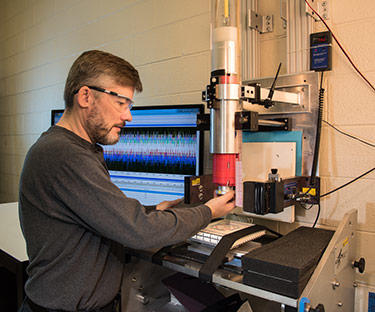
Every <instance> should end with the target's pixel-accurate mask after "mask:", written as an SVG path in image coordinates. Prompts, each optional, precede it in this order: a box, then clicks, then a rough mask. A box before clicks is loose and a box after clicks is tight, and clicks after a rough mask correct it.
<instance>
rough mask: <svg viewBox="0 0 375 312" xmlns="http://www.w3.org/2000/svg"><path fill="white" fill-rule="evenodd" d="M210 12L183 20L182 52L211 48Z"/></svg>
mask: <svg viewBox="0 0 375 312" xmlns="http://www.w3.org/2000/svg"><path fill="white" fill-rule="evenodd" d="M209 23H210V14H209V13H203V14H201V15H198V16H193V17H191V18H189V19H186V20H183V21H181V23H180V25H181V34H180V36H181V39H182V40H181V47H182V54H183V55H187V54H192V53H197V52H202V51H209V50H210V40H211V39H210V24H209Z"/></svg>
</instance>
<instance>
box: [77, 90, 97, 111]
mask: <svg viewBox="0 0 375 312" xmlns="http://www.w3.org/2000/svg"><path fill="white" fill-rule="evenodd" d="M93 101H94V98H93V94H92V92H90V89H89V88H88V87H86V86H83V87H81V89H79V91H78V93H77V103H78V106H79V107H81V108H87V107H89V106H90V105H91V104H92V102H93Z"/></svg>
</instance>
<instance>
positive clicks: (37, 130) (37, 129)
mask: <svg viewBox="0 0 375 312" xmlns="http://www.w3.org/2000/svg"><path fill="white" fill-rule="evenodd" d="M24 123H25V126H24V134H39V135H40V134H41V133H42V132H44V131H46V130H47V129H48V128H49V127H50V125H51V112H50V111H44V112H39V113H30V114H25V117H24Z"/></svg>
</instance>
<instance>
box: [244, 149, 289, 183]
mask: <svg viewBox="0 0 375 312" xmlns="http://www.w3.org/2000/svg"><path fill="white" fill-rule="evenodd" d="M271 168H277V169H278V173H279V174H280V177H281V178H288V177H293V176H295V172H296V143H295V142H249V143H243V144H242V172H243V181H265V180H267V179H268V173H269V172H270V171H271Z"/></svg>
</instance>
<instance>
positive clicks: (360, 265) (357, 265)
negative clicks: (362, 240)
mask: <svg viewBox="0 0 375 312" xmlns="http://www.w3.org/2000/svg"><path fill="white" fill-rule="evenodd" d="M353 267H354V268H358V271H359V273H363V272H364V271H365V267H366V260H365V259H364V258H361V259H359V261H354V263H353Z"/></svg>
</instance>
